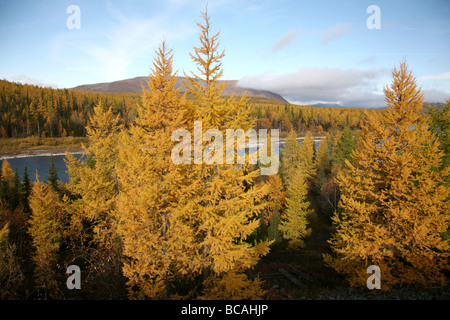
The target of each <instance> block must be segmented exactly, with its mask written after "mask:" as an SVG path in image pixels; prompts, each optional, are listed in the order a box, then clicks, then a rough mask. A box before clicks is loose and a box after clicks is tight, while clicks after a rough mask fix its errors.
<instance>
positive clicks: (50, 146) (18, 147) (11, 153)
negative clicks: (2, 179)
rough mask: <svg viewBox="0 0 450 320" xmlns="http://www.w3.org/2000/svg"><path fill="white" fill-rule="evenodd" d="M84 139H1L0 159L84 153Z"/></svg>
mask: <svg viewBox="0 0 450 320" xmlns="http://www.w3.org/2000/svg"><path fill="white" fill-rule="evenodd" d="M86 143H87V139H86V138H84V137H61V138H39V137H27V138H1V139H0V158H1V159H8V158H16V157H30V156H39V155H51V154H53V155H57V154H65V153H66V152H69V153H82V152H84V150H83V147H82V144H86Z"/></svg>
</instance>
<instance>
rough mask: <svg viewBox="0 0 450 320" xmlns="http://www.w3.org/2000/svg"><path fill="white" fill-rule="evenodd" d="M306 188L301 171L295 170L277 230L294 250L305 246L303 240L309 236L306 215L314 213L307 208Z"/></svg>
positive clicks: (309, 230) (309, 231)
mask: <svg viewBox="0 0 450 320" xmlns="http://www.w3.org/2000/svg"><path fill="white" fill-rule="evenodd" d="M307 195H308V188H307V184H306V181H305V177H304V174H303V172H302V171H301V169H297V171H296V172H295V174H294V176H293V177H292V182H291V184H290V185H289V187H288V190H287V198H286V210H285V211H284V214H283V215H282V218H281V223H280V226H279V229H280V231H281V233H282V235H283V238H284V239H286V240H288V243H289V247H291V248H293V249H296V248H302V247H304V246H305V243H304V241H303V240H304V239H305V238H306V237H308V236H309V235H310V234H311V229H310V228H308V215H310V214H311V213H313V212H314V211H313V210H311V209H310V208H309V206H310V203H309V202H308V200H307Z"/></svg>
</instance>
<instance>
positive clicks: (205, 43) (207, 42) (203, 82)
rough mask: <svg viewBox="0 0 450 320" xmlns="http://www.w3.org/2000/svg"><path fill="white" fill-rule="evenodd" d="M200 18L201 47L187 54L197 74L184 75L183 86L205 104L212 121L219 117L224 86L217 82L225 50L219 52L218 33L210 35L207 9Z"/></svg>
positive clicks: (220, 74) (223, 83) (220, 75)
mask: <svg viewBox="0 0 450 320" xmlns="http://www.w3.org/2000/svg"><path fill="white" fill-rule="evenodd" d="M202 18H203V21H204V23H203V24H202V23H200V22H197V26H198V27H199V28H200V36H199V40H200V44H201V45H200V46H199V47H194V52H193V53H189V55H190V56H191V59H192V61H193V62H194V63H195V64H197V73H195V72H191V75H190V76H188V75H186V78H187V81H185V86H186V87H187V88H188V91H189V92H190V93H192V94H193V95H194V96H195V98H196V99H198V100H199V101H201V102H203V103H204V104H205V107H206V108H207V110H208V113H209V114H210V116H211V117H212V119H214V118H216V117H220V116H221V114H220V113H221V112H220V108H219V105H220V103H219V100H220V95H221V94H222V92H223V91H224V90H225V86H226V83H225V82H222V83H220V82H219V79H220V78H221V77H222V75H223V69H222V59H223V57H224V56H225V50H222V51H221V52H219V45H220V41H219V36H220V31H219V32H217V33H216V34H212V32H211V24H210V21H209V19H210V18H209V16H208V8H206V9H205V12H202ZM200 110H201V109H200ZM200 110H199V111H200ZM201 112H203V111H201ZM213 122H214V121H213Z"/></svg>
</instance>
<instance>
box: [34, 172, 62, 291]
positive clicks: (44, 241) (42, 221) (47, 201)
mask: <svg viewBox="0 0 450 320" xmlns="http://www.w3.org/2000/svg"><path fill="white" fill-rule="evenodd" d="M29 201H30V208H31V218H30V222H29V223H30V227H29V230H28V232H29V234H30V236H31V238H32V245H33V248H34V250H35V251H34V253H33V262H34V279H35V283H36V288H37V290H38V293H39V294H40V295H42V296H41V298H44V299H47V298H58V297H60V291H59V289H58V281H57V276H56V264H57V261H58V253H59V247H60V244H61V242H62V241H63V239H64V223H63V219H64V211H63V206H62V204H61V202H60V199H59V195H58V194H57V193H56V191H55V190H53V188H52V187H51V186H50V185H48V184H44V183H43V182H42V181H39V177H38V176H37V175H36V182H35V183H34V184H33V188H32V191H31V195H30V200H29Z"/></svg>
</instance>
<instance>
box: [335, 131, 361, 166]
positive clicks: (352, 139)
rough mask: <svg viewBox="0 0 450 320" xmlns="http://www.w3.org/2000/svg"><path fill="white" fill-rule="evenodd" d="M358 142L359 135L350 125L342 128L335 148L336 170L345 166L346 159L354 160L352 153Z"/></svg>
mask: <svg viewBox="0 0 450 320" xmlns="http://www.w3.org/2000/svg"><path fill="white" fill-rule="evenodd" d="M357 142H358V136H357V135H355V134H353V132H352V130H350V128H349V127H345V128H344V130H342V133H341V136H340V138H339V140H338V141H337V144H336V147H335V148H334V150H333V156H332V162H333V168H334V169H335V171H339V169H340V168H343V167H345V161H346V160H348V161H349V162H350V163H352V162H353V157H352V153H353V150H354V149H355V147H356V144H357Z"/></svg>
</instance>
